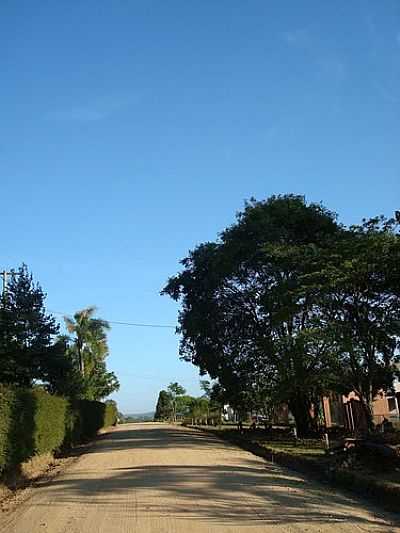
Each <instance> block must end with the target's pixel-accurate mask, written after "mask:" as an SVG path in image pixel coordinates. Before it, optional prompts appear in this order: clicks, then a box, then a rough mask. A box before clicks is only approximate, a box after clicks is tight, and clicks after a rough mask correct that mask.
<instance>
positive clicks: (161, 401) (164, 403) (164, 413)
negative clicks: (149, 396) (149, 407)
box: [154, 390, 172, 421]
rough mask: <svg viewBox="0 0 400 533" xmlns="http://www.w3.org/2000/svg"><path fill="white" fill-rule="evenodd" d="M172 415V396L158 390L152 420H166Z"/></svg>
mask: <svg viewBox="0 0 400 533" xmlns="http://www.w3.org/2000/svg"><path fill="white" fill-rule="evenodd" d="M171 416H172V398H171V395H170V394H169V393H168V392H167V391H165V390H162V391H160V393H159V395H158V400H157V405H156V411H155V414H154V420H159V421H163V420H168V419H169V418H170V417H171Z"/></svg>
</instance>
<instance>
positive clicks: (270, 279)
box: [163, 195, 342, 434]
mask: <svg viewBox="0 0 400 533" xmlns="http://www.w3.org/2000/svg"><path fill="white" fill-rule="evenodd" d="M341 232H342V229H341V228H340V227H339V226H338V224H337V223H336V217H335V215H334V214H333V213H331V212H329V211H328V210H326V209H325V208H324V207H322V206H320V205H315V204H311V205H306V203H305V202H304V199H303V198H302V197H298V196H291V195H289V196H282V197H272V198H270V199H269V200H267V201H266V202H256V201H251V202H249V203H248V204H246V206H245V209H244V211H243V212H242V213H239V214H238V216H237V222H236V223H235V224H234V225H232V226H231V227H230V228H228V229H227V230H225V231H224V232H223V233H222V234H221V237H220V239H219V240H218V241H217V242H215V243H205V244H202V245H200V246H198V247H197V248H196V249H195V250H194V251H192V252H191V253H190V255H189V256H188V257H187V258H186V259H184V260H183V261H182V264H183V266H184V270H183V272H181V273H180V274H178V275H177V276H175V277H173V278H171V279H170V280H169V282H168V284H167V286H166V287H165V289H164V291H163V292H164V293H166V294H169V295H170V296H171V297H172V298H174V299H175V300H181V302H182V309H181V312H180V315H179V332H180V333H181V334H182V340H181V344H180V353H181V356H182V357H183V358H184V359H185V360H188V361H191V362H192V363H194V364H195V365H197V366H199V368H200V371H201V372H203V373H205V372H208V373H209V374H210V376H211V377H212V378H218V380H219V382H220V384H221V386H222V387H223V388H224V390H225V391H226V392H227V394H228V396H229V402H230V403H231V404H232V405H234V406H235V407H236V408H240V407H241V406H242V407H247V408H249V409H250V408H254V407H256V406H257V405H258V404H259V403H260V401H261V400H262V398H265V397H267V396H268V397H270V398H275V399H276V400H279V401H281V402H282V401H285V402H287V403H289V405H290V409H291V411H292V413H293V415H294V417H295V419H296V423H297V426H298V430H299V433H300V434H306V433H307V432H310V431H311V430H312V425H313V423H314V419H313V418H312V416H311V408H312V405H313V404H314V403H315V401H316V399H318V398H319V396H320V395H321V393H322V392H323V390H324V389H327V388H328V386H331V381H332V378H331V375H332V374H331V368H332V363H333V361H332V354H331V351H330V349H329V348H330V346H329V344H330V343H329V342H328V340H329V338H328V336H327V334H326V331H325V323H324V320H323V319H322V317H321V313H320V310H319V307H318V299H319V294H318V291H317V290H316V288H315V286H314V285H312V284H310V283H309V282H308V276H309V275H310V272H313V271H314V270H315V269H320V268H321V264H320V258H321V257H322V256H323V252H324V250H327V249H329V247H330V246H331V245H332V242H334V241H335V239H336V238H337V237H338V235H340V233H341Z"/></svg>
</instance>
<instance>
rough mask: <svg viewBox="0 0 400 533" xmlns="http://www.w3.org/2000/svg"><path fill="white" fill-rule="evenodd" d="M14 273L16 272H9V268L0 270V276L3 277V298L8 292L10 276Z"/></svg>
mask: <svg viewBox="0 0 400 533" xmlns="http://www.w3.org/2000/svg"><path fill="white" fill-rule="evenodd" d="M13 274H14V272H7V270H3V272H0V276H1V277H2V278H3V298H4V296H5V295H6V292H7V281H8V276H12V275H13Z"/></svg>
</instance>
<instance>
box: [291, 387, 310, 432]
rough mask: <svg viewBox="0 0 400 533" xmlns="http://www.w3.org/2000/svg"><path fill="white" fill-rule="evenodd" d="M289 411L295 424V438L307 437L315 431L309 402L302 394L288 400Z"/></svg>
mask: <svg viewBox="0 0 400 533" xmlns="http://www.w3.org/2000/svg"><path fill="white" fill-rule="evenodd" d="M289 409H290V411H291V413H292V415H293V416H294V419H295V422H296V429H297V436H298V437H300V438H304V437H309V436H310V435H312V434H313V433H314V431H315V421H314V420H313V418H312V416H311V402H310V401H309V399H308V398H307V397H306V396H305V395H303V394H297V395H296V396H295V397H294V398H292V399H291V400H289Z"/></svg>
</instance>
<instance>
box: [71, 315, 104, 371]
mask: <svg viewBox="0 0 400 533" xmlns="http://www.w3.org/2000/svg"><path fill="white" fill-rule="evenodd" d="M95 312H96V307H93V306H92V307H87V308H86V309H82V310H81V311H77V312H76V313H75V314H74V317H73V318H69V317H67V316H66V317H64V320H65V325H66V327H67V330H68V332H69V333H72V334H74V335H75V339H74V344H75V348H76V353H77V358H78V362H79V371H80V372H81V374H82V375H83V376H84V375H85V373H86V371H87V370H89V371H91V370H92V369H93V367H94V365H95V363H96V361H104V359H105V357H106V356H107V355H108V346H107V334H106V331H107V330H109V329H110V325H109V323H108V322H107V321H106V320H102V319H100V318H93V315H94V313H95Z"/></svg>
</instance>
